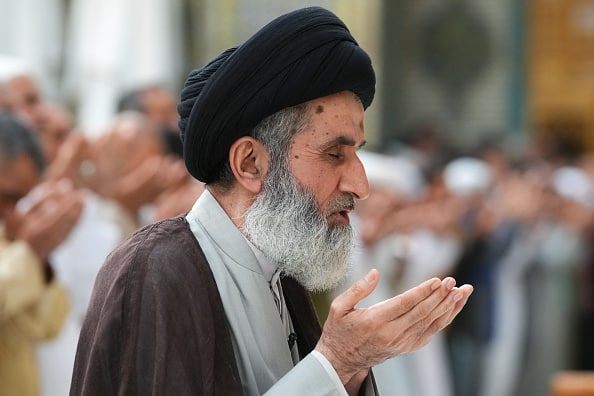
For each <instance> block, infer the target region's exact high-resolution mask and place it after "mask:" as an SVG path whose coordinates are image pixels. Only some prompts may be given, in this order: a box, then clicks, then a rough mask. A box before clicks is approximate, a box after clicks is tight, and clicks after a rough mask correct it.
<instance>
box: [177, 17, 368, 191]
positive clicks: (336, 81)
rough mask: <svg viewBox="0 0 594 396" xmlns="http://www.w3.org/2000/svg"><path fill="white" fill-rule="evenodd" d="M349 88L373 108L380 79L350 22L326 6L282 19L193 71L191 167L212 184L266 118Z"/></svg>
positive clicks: (188, 105)
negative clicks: (233, 152)
mask: <svg viewBox="0 0 594 396" xmlns="http://www.w3.org/2000/svg"><path fill="white" fill-rule="evenodd" d="M346 90H348V91H352V92H354V93H355V94H356V95H357V96H359V98H360V99H361V102H362V103H363V107H364V108H367V107H368V106H369V105H370V104H371V101H372V100H373V96H374V93H375V74H374V72H373V68H372V66H371V60H370V59H369V56H368V55H367V53H365V51H364V50H363V49H361V48H360V47H359V45H358V44H357V42H356V41H355V39H354V38H353V36H352V35H351V33H350V32H349V30H348V29H347V27H346V26H345V25H344V23H343V22H342V21H341V20H340V19H339V18H338V17H337V16H336V15H334V14H333V13H332V12H330V11H328V10H326V9H323V8H320V7H310V8H304V9H300V10H296V11H293V12H290V13H288V14H285V15H282V16H280V17H278V18H277V19H275V20H273V21H272V22H270V23H268V24H267V25H266V26H264V27H263V28H262V29H260V30H259V31H258V32H257V33H256V34H254V35H253V36H252V37H251V38H250V39H248V40H247V41H246V42H245V43H243V44H241V45H240V46H238V47H234V48H230V49H228V50H227V51H225V52H223V53H222V54H221V55H219V56H218V57H217V58H215V59H214V60H212V61H211V62H210V63H208V64H207V65H206V66H204V67H202V68H200V69H196V70H194V71H192V72H191V73H190V74H189V76H188V79H187V80H186V83H185V85H184V88H183V90H182V92H181V100H180V103H179V104H178V113H179V115H180V119H179V127H180V131H181V139H182V142H183V151H184V161H185V163H186V167H187V168H188V171H189V172H190V174H191V175H192V176H194V177H195V178H196V179H198V180H200V181H203V182H205V183H210V182H212V181H214V178H215V177H216V176H217V175H218V173H219V171H220V169H221V168H222V167H223V165H224V163H225V161H226V160H227V158H228V155H229V149H230V147H231V145H232V144H233V142H234V141H235V140H237V139H238V138H240V137H242V136H245V135H248V134H250V132H251V130H252V129H253V128H254V127H255V126H256V125H257V124H258V123H259V122H260V121H262V120H263V119H264V118H266V117H268V116H270V115H271V114H273V113H275V112H277V111H279V110H282V109H284V108H287V107H291V106H295V105H298V104H301V103H304V102H307V101H310V100H313V99H316V98H321V97H324V96H327V95H331V94H334V93H338V92H341V91H346Z"/></svg>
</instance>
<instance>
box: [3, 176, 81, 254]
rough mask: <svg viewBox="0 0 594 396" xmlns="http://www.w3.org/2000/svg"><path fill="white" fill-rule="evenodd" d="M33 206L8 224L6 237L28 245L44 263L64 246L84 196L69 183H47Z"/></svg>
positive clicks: (77, 216)
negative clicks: (50, 255) (60, 245)
mask: <svg viewBox="0 0 594 396" xmlns="http://www.w3.org/2000/svg"><path fill="white" fill-rule="evenodd" d="M32 199H33V200H34V201H33V203H32V205H31V206H30V207H29V208H28V209H26V210H25V211H23V212H18V211H16V212H15V213H14V214H13V215H11V216H10V218H9V219H8V220H7V236H8V237H9V238H10V239H12V240H22V241H25V242H27V243H28V244H29V246H30V247H31V248H32V249H33V251H34V252H35V253H36V254H37V256H38V257H39V259H40V260H41V261H46V260H47V257H48V255H49V253H50V252H51V251H52V250H54V249H55V248H56V247H57V246H58V245H59V244H61V243H62V242H63V241H64V240H65V239H66V238H67V237H68V234H70V231H71V230H72V228H73V227H74V225H75V224H76V223H77V221H78V219H79V217H80V215H81V213H82V208H83V204H84V194H83V193H82V192H80V191H78V190H74V189H73V187H72V184H71V183H70V182H65V181H60V182H46V183H43V184H42V185H40V186H39V187H38V188H37V189H36V190H35V191H34V194H33V197H32Z"/></svg>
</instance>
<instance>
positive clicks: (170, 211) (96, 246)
mask: <svg viewBox="0 0 594 396" xmlns="http://www.w3.org/2000/svg"><path fill="white" fill-rule="evenodd" d="M176 104H177V97H176V95H175V93H173V92H171V91H170V90H167V89H166V88H163V87H160V86H150V87H148V86H147V87H142V88H140V89H138V90H135V91H134V92H128V93H126V94H125V95H122V104H121V106H120V109H119V111H118V113H117V114H115V115H114V117H113V119H112V121H111V122H110V126H109V128H108V129H107V130H105V131H104V133H103V134H101V135H100V136H99V137H97V138H94V139H91V138H89V137H87V136H86V135H85V134H84V133H83V131H80V130H78V129H77V127H76V125H75V123H74V121H73V119H74V117H73V114H72V112H71V111H69V109H68V108H67V107H66V106H65V105H64V104H62V103H59V102H57V101H52V100H50V99H49V98H46V97H44V95H43V93H42V92H40V88H39V86H38V84H37V82H36V80H35V77H34V73H33V71H32V70H31V69H30V68H29V67H28V65H27V64H26V62H24V61H23V60H21V59H18V58H15V57H12V56H1V57H0V113H1V119H0V121H1V122H0V124H1V126H0V131H1V138H2V144H1V145H0V173H1V175H2V176H1V185H2V186H1V188H2V191H0V194H1V197H0V199H1V203H2V213H1V216H2V217H1V221H2V225H3V234H2V235H3V236H2V251H1V253H0V261H1V264H0V273H1V275H0V287H1V288H2V290H1V291H0V306H1V307H2V308H1V310H0V321H1V323H0V334H1V335H0V394H22V395H35V394H40V393H39V391H40V390H41V391H42V393H41V394H44V395H65V394H68V389H69V387H70V380H71V375H72V367H73V364H74V354H75V350H76V344H77V340H78V334H79V332H80V327H81V324H82V320H83V318H84V315H85V312H86V308H87V305H88V302H89V298H90V295H91V291H92V287H93V283H94V280H95V276H96V273H97V271H98V269H99V267H100V266H101V265H102V264H103V262H104V260H105V258H106V256H107V255H108V254H109V252H110V251H112V250H113V249H114V248H115V247H116V246H117V245H118V244H119V243H120V242H121V241H123V240H124V239H125V238H126V237H128V236H129V235H130V234H132V233H133V232H134V231H135V230H137V229H138V228H139V227H140V226H142V225H145V224H147V223H149V222H151V221H155V220H158V219H162V218H166V217H170V216H176V215H179V214H181V213H184V212H186V211H188V210H189V209H190V208H191V206H192V204H193V203H194V201H195V199H196V197H197V196H198V195H200V193H201V191H202V189H203V184H202V183H200V182H198V181H196V180H195V179H193V178H192V177H190V175H189V174H188V173H187V171H186V169H185V166H184V164H183V161H182V159H181V149H180V144H178V143H177V141H178V140H179V137H178V134H177V132H176V131H175V126H176V124H177V113H176V109H175V106H176ZM33 160H34V162H33ZM33 165H35V166H34V167H33Z"/></svg>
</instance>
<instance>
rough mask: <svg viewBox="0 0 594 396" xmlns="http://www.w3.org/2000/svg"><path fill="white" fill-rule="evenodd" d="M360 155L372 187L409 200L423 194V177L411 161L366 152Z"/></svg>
mask: <svg viewBox="0 0 594 396" xmlns="http://www.w3.org/2000/svg"><path fill="white" fill-rule="evenodd" d="M358 155H359V158H360V159H361V162H362V163H363V166H364V167H365V173H366V174H367V179H368V180H369V185H370V186H372V187H374V186H375V187H386V188H389V189H392V190H394V191H396V192H398V193H399V194H402V195H404V196H406V197H408V198H415V197H417V196H418V195H419V194H420V193H421V191H422V189H423V186H424V180H423V176H422V174H421V170H420V169H419V167H418V166H417V165H416V164H415V163H414V162H412V161H411V160H409V159H407V158H404V157H397V156H388V155H385V154H379V153H374V152H371V151H364V150H362V151H360V152H359V153H358Z"/></svg>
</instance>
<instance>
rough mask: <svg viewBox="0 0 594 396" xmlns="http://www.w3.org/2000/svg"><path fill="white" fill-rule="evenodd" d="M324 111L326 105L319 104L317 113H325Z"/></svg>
mask: <svg viewBox="0 0 594 396" xmlns="http://www.w3.org/2000/svg"><path fill="white" fill-rule="evenodd" d="M323 112H324V106H322V105H318V106H317V107H316V114H320V113H323Z"/></svg>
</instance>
